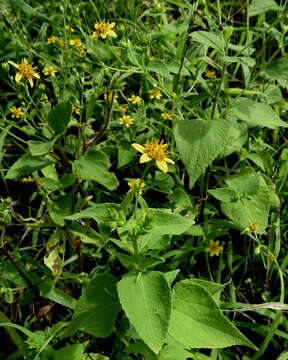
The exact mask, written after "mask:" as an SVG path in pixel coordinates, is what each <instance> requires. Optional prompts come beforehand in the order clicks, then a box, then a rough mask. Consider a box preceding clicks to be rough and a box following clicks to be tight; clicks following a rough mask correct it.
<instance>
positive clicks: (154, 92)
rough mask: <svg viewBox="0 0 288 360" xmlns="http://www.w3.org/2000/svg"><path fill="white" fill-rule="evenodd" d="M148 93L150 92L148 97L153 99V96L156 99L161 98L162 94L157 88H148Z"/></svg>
mask: <svg viewBox="0 0 288 360" xmlns="http://www.w3.org/2000/svg"><path fill="white" fill-rule="evenodd" d="M149 93H150V99H154V98H155V99H158V100H160V99H161V96H162V94H161V92H160V91H159V90H158V89H153V90H149Z"/></svg>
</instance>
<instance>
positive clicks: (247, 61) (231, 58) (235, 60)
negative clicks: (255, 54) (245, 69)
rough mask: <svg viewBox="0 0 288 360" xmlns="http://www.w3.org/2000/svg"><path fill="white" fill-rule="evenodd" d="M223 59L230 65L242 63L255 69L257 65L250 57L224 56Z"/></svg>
mask: <svg viewBox="0 0 288 360" xmlns="http://www.w3.org/2000/svg"><path fill="white" fill-rule="evenodd" d="M221 59H222V60H223V61H224V62H225V63H226V64H228V65H230V64H232V63H240V64H245V65H247V66H249V67H253V66H255V64H256V61H255V60H254V59H253V58H251V57H248V56H240V57H239V56H222V57H221Z"/></svg>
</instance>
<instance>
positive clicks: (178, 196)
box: [167, 186, 192, 209]
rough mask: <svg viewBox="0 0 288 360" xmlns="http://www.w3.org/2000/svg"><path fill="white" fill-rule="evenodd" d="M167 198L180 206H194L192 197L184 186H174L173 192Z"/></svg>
mask: <svg viewBox="0 0 288 360" xmlns="http://www.w3.org/2000/svg"><path fill="white" fill-rule="evenodd" d="M167 198H168V199H169V200H171V201H174V202H175V204H176V205H177V206H179V207H180V208H184V209H185V208H192V202H191V199H190V197H189V195H188V194H187V193H186V191H185V190H184V188H183V187H180V186H177V187H176V188H174V189H173V192H172V193H171V194H169V195H168V196H167Z"/></svg>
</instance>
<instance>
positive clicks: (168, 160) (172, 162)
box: [164, 158, 175, 165]
mask: <svg viewBox="0 0 288 360" xmlns="http://www.w3.org/2000/svg"><path fill="white" fill-rule="evenodd" d="M164 160H165V161H166V162H168V163H169V164H173V165H174V164H175V162H174V161H173V160H172V159H169V158H164Z"/></svg>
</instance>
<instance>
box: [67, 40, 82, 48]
mask: <svg viewBox="0 0 288 360" xmlns="http://www.w3.org/2000/svg"><path fill="white" fill-rule="evenodd" d="M69 44H70V45H72V46H75V47H80V46H82V40H81V39H79V38H76V39H71V40H70V41H69Z"/></svg>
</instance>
